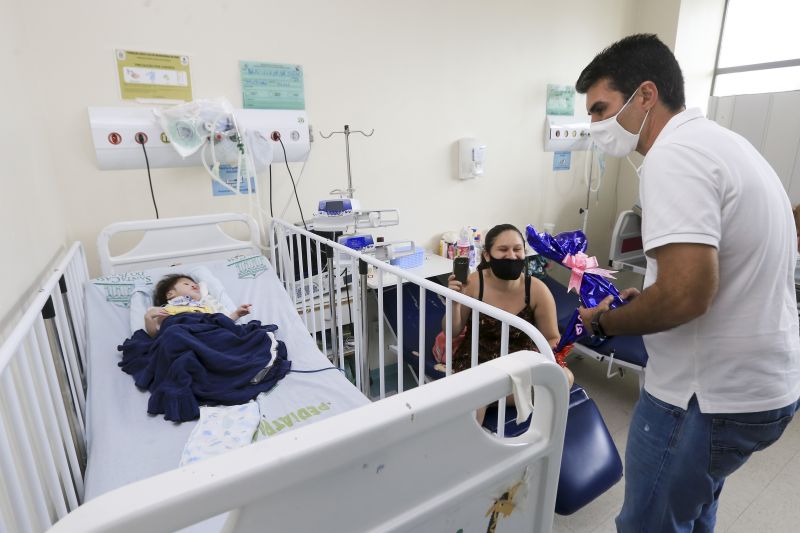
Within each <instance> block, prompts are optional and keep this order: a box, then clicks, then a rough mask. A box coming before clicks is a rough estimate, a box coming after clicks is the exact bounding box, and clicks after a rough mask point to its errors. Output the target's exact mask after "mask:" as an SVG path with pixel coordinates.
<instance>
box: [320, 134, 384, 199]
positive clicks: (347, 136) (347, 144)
mask: <svg viewBox="0 0 800 533" xmlns="http://www.w3.org/2000/svg"><path fill="white" fill-rule="evenodd" d="M351 133H360V134H361V135H363V136H364V137H372V134H373V133H375V130H374V129H372V130H370V131H369V133H364V132H363V131H361V130H351V129H350V126H348V125H347V124H345V125H344V131H332V132H330V133H329V134H328V135H325V134H324V133H322V131H320V132H319V134H320V135H321V136H322V138H323V139H330V138H331V137H333V136H334V135H336V134H344V147H345V154H346V156H347V189H346V190H347V197H348V198H351V199H352V198H353V192H355V189H354V188H353V176H352V175H351V174H350V134H351ZM341 192H342V191H341V190H340V189H334V190H333V191H331V194H336V193H341Z"/></svg>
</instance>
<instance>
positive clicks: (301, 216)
mask: <svg viewBox="0 0 800 533" xmlns="http://www.w3.org/2000/svg"><path fill="white" fill-rule="evenodd" d="M275 133H277V132H275ZM275 133H273V140H274V139H275V137H277V139H278V142H280V143H281V149H282V150H283V161H284V163H286V170H287V171H289V180H291V182H292V188H293V189H294V198H295V200H297V209H298V210H299V211H300V220H302V221H303V228H305V229H306V230H308V226H306V219H305V217H304V216H303V208H302V207H300V198H298V196H297V186H296V185H295V183H294V177H292V169H291V168H289V159H288V157H287V156H286V146H284V145H283V139H281V137H280V134H278V135H275ZM270 168H271V167H270ZM270 199H272V195H270Z"/></svg>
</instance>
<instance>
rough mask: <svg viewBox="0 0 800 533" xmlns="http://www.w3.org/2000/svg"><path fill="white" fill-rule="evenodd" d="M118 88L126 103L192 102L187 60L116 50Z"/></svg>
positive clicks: (186, 58)
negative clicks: (128, 101) (138, 101)
mask: <svg viewBox="0 0 800 533" xmlns="http://www.w3.org/2000/svg"><path fill="white" fill-rule="evenodd" d="M115 53H116V57H117V73H118V75H119V89H120V93H121V94H122V98H123V99H125V100H140V99H142V100H183V101H184V102H189V101H191V99H192V78H191V76H190V75H189V57H188V56H178V55H167V54H155V53H151V52H132V51H130V50H116V51H115Z"/></svg>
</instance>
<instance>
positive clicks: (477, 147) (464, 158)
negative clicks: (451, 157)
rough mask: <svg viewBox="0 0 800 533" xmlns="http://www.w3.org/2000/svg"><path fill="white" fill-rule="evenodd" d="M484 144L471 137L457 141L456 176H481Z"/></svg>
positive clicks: (484, 155) (469, 177)
mask: <svg viewBox="0 0 800 533" xmlns="http://www.w3.org/2000/svg"><path fill="white" fill-rule="evenodd" d="M485 159H486V145H485V144H481V143H480V142H478V140H477V139H474V138H472V137H465V138H463V139H459V141H458V177H459V179H462V180H467V179H471V178H477V177H478V176H483V170H484V166H483V165H484V161H485Z"/></svg>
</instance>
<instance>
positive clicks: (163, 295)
mask: <svg viewBox="0 0 800 533" xmlns="http://www.w3.org/2000/svg"><path fill="white" fill-rule="evenodd" d="M184 278H185V279H190V280H192V282H193V283H197V282H196V281H195V280H194V278H193V277H192V276H188V275H186V274H170V275H169V276H164V277H163V278H161V279H160V280H159V282H158V283H156V288H155V290H154V291H153V305H155V306H156V307H161V306H164V305H167V293H168V292H169V291H171V290H172V289H174V288H175V284H176V283H178V280H180V279H184Z"/></svg>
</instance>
